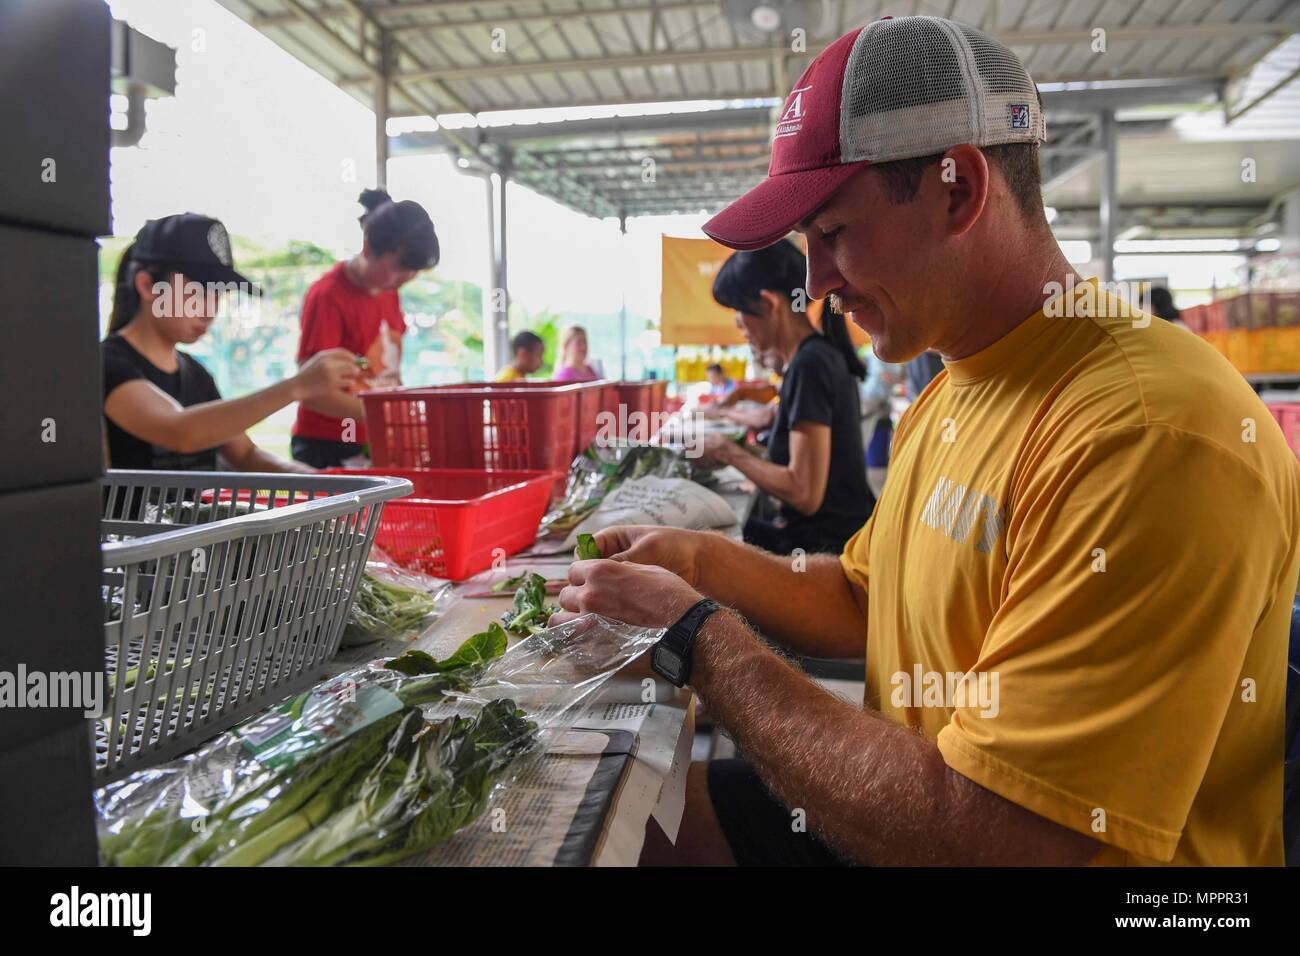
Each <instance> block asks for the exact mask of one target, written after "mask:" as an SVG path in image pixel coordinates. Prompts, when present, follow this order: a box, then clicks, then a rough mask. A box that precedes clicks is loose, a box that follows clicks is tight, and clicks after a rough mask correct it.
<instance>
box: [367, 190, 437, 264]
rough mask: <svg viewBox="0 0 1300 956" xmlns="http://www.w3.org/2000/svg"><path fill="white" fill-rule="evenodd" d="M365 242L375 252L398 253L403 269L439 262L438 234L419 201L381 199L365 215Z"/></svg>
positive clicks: (384, 253) (383, 254)
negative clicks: (377, 204) (378, 205)
mask: <svg viewBox="0 0 1300 956" xmlns="http://www.w3.org/2000/svg"><path fill="white" fill-rule="evenodd" d="M365 228H366V242H368V243H369V244H370V249H371V251H372V252H374V253H375V255H379V256H385V255H388V253H390V252H396V253H397V259H398V262H400V263H401V265H402V268H403V269H414V270H415V271H417V272H419V271H420V270H421V269H432V268H433V267H434V266H436V265H437V264H438V259H439V249H438V234H437V233H436V232H434V231H433V220H432V219H430V218H429V214H428V213H427V212H425V211H424V207H423V206H421V205H420V204H419V203H418V202H412V201H411V200H409V199H404V200H402V201H401V202H390V203H384V204H383V205H381V206H380V207H379V208H378V209H376V210H375V211H374V212H372V213H371V214H370V215H368V216H367V217H366V223H365Z"/></svg>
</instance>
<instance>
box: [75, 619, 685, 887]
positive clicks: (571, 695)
mask: <svg viewBox="0 0 1300 956" xmlns="http://www.w3.org/2000/svg"><path fill="white" fill-rule="evenodd" d="M662 633H663V632H662V631H660V630H648V629H644V628H634V627H630V626H628V625H625V624H620V623H617V622H614V621H609V620H606V619H605V618H601V617H598V616H595V615H586V616H584V617H580V618H577V619H575V620H573V621H569V622H567V623H565V624H563V625H560V626H558V627H555V628H551V629H550V630H548V631H543V632H540V633H538V634H535V635H533V636H532V637H529V638H527V639H526V640H524V641H521V642H520V643H518V644H516V645H515V646H514V647H511V648H509V649H508V650H506V651H505V652H504V653H503V654H501V656H499V657H495V658H493V657H491V656H490V655H491V654H492V653H494V652H495V651H497V650H498V649H499V648H500V647H501V646H502V645H503V643H504V634H503V633H502V632H500V629H499V627H498V628H497V629H496V631H490V632H485V634H482V635H476V636H475V637H474V638H471V640H470V641H467V642H466V644H464V645H462V646H461V648H460V649H459V650H458V651H457V653H456V654H454V655H452V657H450V658H447V659H446V660H444V661H440V662H433V661H432V659H431V658H428V655H418V654H408V655H403V658H399V659H398V660H399V661H401V660H406V661H407V662H408V664H409V665H410V666H411V667H412V668H417V669H418V667H420V666H427V667H430V668H433V669H432V670H431V671H430V672H428V673H415V674H409V673H402V672H399V671H397V670H393V669H390V668H388V667H386V666H385V665H386V664H388V663H390V661H388V660H379V661H374V662H371V663H370V664H368V665H366V666H365V667H360V668H355V669H353V670H351V671H348V672H347V673H345V674H342V675H340V676H339V677H337V678H335V679H334V680H331V681H326V682H323V683H322V684H319V685H317V686H316V687H314V688H312V689H311V690H310V691H308V692H306V693H305V694H301V695H299V696H297V697H294V698H291V699H290V700H288V701H285V702H284V703H282V704H280V705H279V706H277V707H275V708H273V709H271V710H269V711H266V712H264V713H263V714H260V715H258V716H257V717H255V718H253V719H251V720H249V721H246V722H244V723H242V724H240V725H239V726H237V727H235V728H233V729H232V730H230V731H228V732H226V733H224V734H222V735H221V736H220V737H218V738H216V739H215V740H212V741H210V742H209V743H208V744H206V745H205V746H203V747H202V748H201V749H199V750H198V751H196V752H195V753H193V754H190V755H188V756H186V757H183V758H181V759H179V760H174V761H171V762H170V763H167V764H164V765H162V766H160V767H156V768H153V769H150V770H144V771H140V772H138V773H135V774H133V775H132V776H130V777H128V778H126V779H125V780H121V781H118V782H116V783H114V784H110V785H109V786H108V787H105V788H103V789H102V790H100V791H98V792H97V793H96V794H95V804H96V810H97V813H98V818H99V837H100V852H101V855H102V856H103V859H104V862H105V863H106V864H109V865H120V866H155V865H166V866H187V865H188V866H248V865H263V864H264V865H355V866H365V865H384V864H387V863H393V862H396V861H398V860H401V859H403V858H405V857H408V856H410V855H412V854H415V853H418V852H421V851H423V850H427V849H428V848H429V847H431V846H434V845H435V844H437V843H439V842H441V841H442V840H445V839H446V838H447V837H449V836H451V835H452V834H453V833H455V832H457V831H458V830H460V829H462V828H463V827H465V826H467V825H468V824H470V823H472V822H473V821H474V820H475V819H477V818H478V816H479V815H480V814H482V813H483V812H484V811H485V810H486V809H487V808H488V807H489V806H490V805H491V803H492V802H493V801H494V800H495V799H496V798H497V796H498V795H499V793H500V791H501V790H502V788H504V787H506V786H508V785H509V783H510V781H512V780H513V779H515V777H516V776H517V775H518V774H519V773H520V772H521V771H522V770H523V768H524V767H525V766H526V763H527V761H528V759H529V758H531V757H532V756H534V755H536V754H539V753H541V752H542V751H543V750H545V748H546V746H547V744H548V742H549V741H550V740H552V739H554V736H555V735H558V734H562V733H564V732H565V731H567V730H568V729H569V728H571V727H572V726H573V724H574V722H575V721H576V720H577V719H578V717H579V715H580V714H581V713H582V711H583V708H584V705H585V704H586V703H587V702H588V701H589V700H590V699H591V697H592V696H593V695H594V694H595V693H597V692H598V691H599V689H600V688H601V687H602V686H603V685H604V683H605V682H606V681H607V680H608V679H609V678H610V677H612V676H613V675H614V674H615V673H616V672H617V671H618V670H619V669H621V668H622V667H624V666H625V665H626V664H628V663H629V662H630V661H632V660H634V659H635V658H636V657H638V656H639V655H640V654H642V653H643V652H644V651H645V650H646V649H647V648H648V647H649V646H650V645H651V644H653V643H654V642H655V641H657V640H658V639H659V637H660V636H662ZM424 660H427V661H428V662H429V663H428V664H427V665H422V664H421V662H422V661H424Z"/></svg>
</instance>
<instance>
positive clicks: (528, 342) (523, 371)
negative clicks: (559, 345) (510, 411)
mask: <svg viewBox="0 0 1300 956" xmlns="http://www.w3.org/2000/svg"><path fill="white" fill-rule="evenodd" d="M510 350H511V351H512V352H513V353H514V356H515V357H514V358H513V359H511V360H510V364H509V365H506V366H504V367H503V368H502V369H501V371H499V372H497V376H496V378H495V379H493V381H496V382H519V381H522V380H523V379H526V378H527V377H528V376H529V375H532V374H533V373H534V372H536V371H537V370H538V369H539V368H541V367H542V362H543V361H544V360H545V358H546V343H545V342H543V341H542V339H541V336H539V335H537V334H536V333H535V332H520V333H519V334H518V335H516V336H515V337H514V338H513V339H511V340H510Z"/></svg>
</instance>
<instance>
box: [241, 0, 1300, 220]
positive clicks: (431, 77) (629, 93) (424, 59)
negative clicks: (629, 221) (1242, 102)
mask: <svg viewBox="0 0 1300 956" xmlns="http://www.w3.org/2000/svg"><path fill="white" fill-rule="evenodd" d="M220 2H221V3H222V4H223V5H224V6H226V7H227V8H229V9H230V10H232V11H233V12H234V13H236V14H237V15H239V16H240V17H242V18H244V19H245V20H247V21H248V22H249V23H251V24H252V25H253V26H255V27H256V28H257V29H259V30H260V31H262V32H263V33H265V34H266V35H267V36H268V37H270V38H271V39H272V40H274V41H275V42H276V43H278V44H279V45H280V46H282V47H283V48H284V49H286V50H287V51H289V52H290V53H291V54H293V55H294V56H296V57H298V58H299V59H301V60H303V62H305V63H307V64H308V65H310V66H311V67H312V68H314V69H316V70H318V71H319V72H321V73H322V74H323V75H325V76H326V77H327V78H329V79H330V80H332V81H333V82H335V83H337V84H338V85H339V86H340V87H341V88H343V89H345V90H347V91H348V92H349V93H350V94H352V95H353V96H355V97H356V98H357V99H358V100H360V101H361V102H363V103H365V104H366V105H369V106H373V99H372V97H373V89H374V84H375V76H376V74H378V73H380V72H383V73H384V74H386V76H387V79H388V83H389V90H390V106H391V110H392V115H394V116H402V115H432V116H439V115H446V114H457V113H469V114H481V113H484V112H491V111H498V110H519V109H528V108H536V107H575V106H590V105H606V104H637V103H652V102H663V101H676V100H747V101H751V102H752V101H756V100H762V99H764V98H771V97H778V98H779V97H783V96H784V95H785V93H786V91H787V89H788V87H789V86H790V84H791V82H792V81H793V79H795V78H796V77H797V76H798V74H799V73H800V72H801V71H802V70H803V68H804V67H805V66H806V65H807V63H808V62H809V61H810V60H811V58H812V57H813V56H815V55H816V53H818V52H819V51H820V50H821V49H822V48H823V47H824V46H825V44H826V43H828V42H829V41H831V40H832V39H834V38H835V37H836V36H838V35H840V34H841V33H843V32H845V31H846V30H848V29H851V28H852V27H853V26H854V25H857V24H861V23H864V22H868V21H870V20H872V19H875V18H877V17H879V16H883V15H886V14H889V13H924V14H934V15H939V16H945V17H949V18H952V19H956V20H960V21H963V22H966V23H971V24H974V25H976V26H979V27H980V28H981V29H984V30H985V31H987V32H989V33H992V34H994V35H995V36H998V37H999V38H1000V39H1001V40H1003V42H1005V43H1007V44H1008V45H1009V46H1010V47H1011V48H1012V49H1013V50H1014V51H1015V52H1016V53H1017V54H1018V55H1019V56H1020V57H1021V58H1022V59H1023V60H1024V62H1025V63H1026V65H1027V66H1028V68H1029V70H1030V72H1031V74H1032V75H1033V76H1034V78H1035V80H1037V81H1038V82H1039V83H1040V84H1058V83H1098V82H1106V81H1116V80H1137V79H1141V80H1150V79H1169V80H1176V81H1193V80H1204V79H1213V80H1222V81H1226V80H1228V79H1229V78H1233V77H1240V76H1243V75H1245V74H1246V73H1247V71H1249V70H1250V69H1251V67H1252V66H1254V65H1255V64H1257V63H1258V62H1259V61H1260V60H1262V59H1263V58H1264V57H1266V56H1268V55H1269V54H1271V53H1273V52H1274V51H1276V50H1277V49H1278V47H1279V45H1280V44H1282V43H1283V42H1285V41H1286V40H1287V38H1288V37H1289V36H1290V35H1291V34H1293V33H1294V32H1296V30H1297V29H1298V24H1300V3H1297V2H1295V0H1067V2H1044V0H946V2H935V3H923V2H912V3H901V4H900V3H898V2H885V0H846V2H843V3H834V2H830V0H766V3H767V5H768V6H771V7H775V8H778V9H779V10H780V11H781V12H782V13H783V15H784V16H785V20H784V22H783V23H782V25H781V27H780V28H779V29H778V30H777V31H776V32H774V33H764V32H763V31H761V30H759V29H757V28H756V27H754V26H753V25H752V24H751V22H750V20H749V19H748V17H747V14H748V12H749V10H750V9H751V8H752V7H754V6H755V5H757V3H758V0H752V2H750V0H657V2H655V0H513V2H506V0H473V2H467V0H220ZM795 26H799V27H801V28H802V29H804V30H805V36H804V41H805V42H804V43H803V45H802V46H800V45H798V44H796V45H795V47H794V48H793V49H792V47H791V42H790V38H791V35H790V30H791V28H792V27H795ZM381 64H384V66H383V68H382V70H381ZM1275 105H1276V104H1275ZM1269 112H1271V111H1269ZM680 115H681V117H682V118H681V119H680V121H674V122H659V123H656V124H646V123H635V122H631V121H629V122H627V123H624V124H623V125H622V126H621V127H619V128H617V129H607V130H603V131H601V130H597V129H596V128H594V127H588V128H585V129H578V128H576V127H574V128H569V127H568V126H567V124H566V125H565V126H564V127H561V126H559V125H554V126H553V128H552V129H548V130H538V131H535V132H536V133H537V135H536V136H533V137H530V138H525V137H514V138H513V139H511V140H509V142H508V144H507V141H506V140H505V139H503V138H502V137H500V136H499V135H494V134H484V135H481V136H474V135H469V133H470V131H465V130H462V131H459V132H456V133H454V134H450V135H452V136H453V138H454V139H455V140H458V141H459V142H458V143H456V144H455V145H457V146H458V147H459V148H460V149H462V151H464V150H465V146H466V145H467V144H468V145H469V146H471V147H472V148H473V150H474V152H475V153H476V156H478V157H481V158H482V159H484V160H485V161H489V162H497V161H499V160H501V159H502V158H503V157H504V156H505V151H506V149H508V150H509V151H510V154H511V157H512V164H513V168H514V175H516V177H517V178H518V179H519V180H520V181H522V182H525V183H527V184H528V185H530V186H531V187H533V188H535V189H537V190H538V191H540V192H542V193H545V194H547V195H550V196H552V197H553V198H556V199H559V200H560V201H562V202H565V203H567V204H569V205H572V206H574V207H575V208H577V209H580V210H581V211H584V212H588V213H591V214H594V215H618V214H620V213H623V214H626V215H639V214H644V213H652V212H678V211H686V210H690V211H695V210H699V209H706V210H711V209H715V208H718V207H720V206H721V205H723V204H725V202H726V201H728V200H729V199H731V198H734V196H735V195H737V194H739V192H741V191H743V189H745V188H747V186H748V185H751V184H752V183H753V182H756V181H757V180H758V179H759V178H761V176H762V174H763V171H764V167H765V162H764V161H763V158H764V157H765V156H766V155H767V137H768V133H769V121H768V118H767V117H766V116H764V115H762V112H761V111H759V112H754V111H753V110H752V108H751V109H750V110H749V112H748V113H747V114H746V119H747V121H752V122H750V123H749V125H744V123H742V124H741V125H740V126H736V125H735V124H734V123H733V124H731V125H729V126H728V127H727V130H726V133H725V135H723V134H722V133H721V132H719V131H717V130H715V129H710V128H709V126H710V124H709V123H702V122H701V120H700V114H696V113H688V114H680ZM1248 115H1249V114H1248ZM1257 115H1260V116H1264V115H1268V114H1267V113H1265V112H1264V111H1263V108H1262V107H1261V108H1260V112H1259V113H1258V114H1257ZM733 119H734V118H733ZM1048 123H1049V131H1051V132H1052V135H1053V136H1054V138H1055V137H1056V135H1057V131H1058V130H1060V129H1065V130H1067V131H1068V130H1069V128H1070V127H1069V123H1068V121H1067V122H1066V123H1065V124H1064V126H1062V124H1061V123H1060V122H1058V117H1054V116H1053V115H1052V112H1051V111H1050V109H1049V112H1048ZM714 125H720V124H714ZM727 137H731V138H732V140H734V141H733V142H730V143H727V142H726V139H727ZM646 160H653V165H652V166H646V165H645V161H646ZM647 170H652V173H651V174H650V175H651V178H647Z"/></svg>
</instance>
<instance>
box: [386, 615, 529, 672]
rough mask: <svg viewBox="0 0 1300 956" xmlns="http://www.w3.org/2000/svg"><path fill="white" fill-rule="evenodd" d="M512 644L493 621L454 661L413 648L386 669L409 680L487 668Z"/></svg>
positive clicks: (466, 643)
mask: <svg viewBox="0 0 1300 956" xmlns="http://www.w3.org/2000/svg"><path fill="white" fill-rule="evenodd" d="M508 643H509V639H508V638H507V637H506V632H505V631H504V630H502V629H501V625H500V624H498V623H497V622H496V621H493V622H492V623H491V624H489V625H488V629H487V630H486V631H481V632H479V633H478V634H473V635H471V636H470V637H468V638H466V639H465V641H464V642H463V643H462V644H461V645H460V647H458V648H456V650H455V651H454V652H453V653H452V654H451V656H450V657H447V658H444V659H443V660H437V659H436V658H435V657H434V656H433V655H432V654H429V653H426V652H425V651H419V650H415V649H414V648H413V649H411V650H409V651H407V652H406V653H405V654H402V655H401V656H400V657H394V658H393V659H392V660H391V661H389V662H388V663H387V664H385V665H384V667H385V668H387V669H388V670H390V671H397V672H398V673H400V674H406V675H407V676H416V675H420V674H445V673H447V672H448V671H457V670H462V669H465V668H469V667H477V666H479V665H482V664H486V663H487V662H488V661H490V660H492V659H493V658H496V657H500V656H501V655H502V654H504V653H505V651H506V645H507V644H508Z"/></svg>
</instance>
